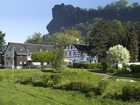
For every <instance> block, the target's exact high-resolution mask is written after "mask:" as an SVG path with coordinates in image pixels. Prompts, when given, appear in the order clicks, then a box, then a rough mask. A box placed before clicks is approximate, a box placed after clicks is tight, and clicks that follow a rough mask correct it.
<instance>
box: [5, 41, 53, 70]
mask: <svg viewBox="0 0 140 105" xmlns="http://www.w3.org/2000/svg"><path fill="white" fill-rule="evenodd" d="M52 49H53V46H52V45H41V44H22V43H11V42H10V43H8V45H7V48H6V50H5V53H4V62H5V65H4V67H5V68H17V69H18V68H22V67H23V66H28V65H30V64H31V63H32V60H31V54H32V53H33V52H39V51H41V52H42V51H46V52H47V51H49V50H52ZM36 65H39V64H37V63H36Z"/></svg>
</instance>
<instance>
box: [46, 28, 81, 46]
mask: <svg viewBox="0 0 140 105" xmlns="http://www.w3.org/2000/svg"><path fill="white" fill-rule="evenodd" d="M77 39H78V41H79V43H81V42H82V38H81V35H80V33H79V32H78V31H76V30H73V29H68V30H65V31H64V32H57V33H54V34H53V35H50V36H49V37H48V39H47V44H56V43H57V44H60V45H63V46H65V45H67V44H69V43H77Z"/></svg>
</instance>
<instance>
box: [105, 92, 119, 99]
mask: <svg viewBox="0 0 140 105" xmlns="http://www.w3.org/2000/svg"><path fill="white" fill-rule="evenodd" d="M103 98H110V99H119V98H120V96H119V95H118V93H117V92H115V91H111V92H108V93H107V94H106V95H105V96H104V97H103Z"/></svg>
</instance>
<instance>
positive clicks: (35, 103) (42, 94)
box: [0, 69, 140, 105]
mask: <svg viewBox="0 0 140 105" xmlns="http://www.w3.org/2000/svg"><path fill="white" fill-rule="evenodd" d="M52 74H58V75H60V76H61V77H62V82H61V84H66V83H69V82H72V81H73V82H75V81H83V82H86V83H90V84H93V85H97V84H98V82H99V81H100V80H102V79H108V81H109V85H108V87H107V89H106V91H105V93H104V94H106V93H107V92H109V91H118V92H120V91H121V89H122V86H124V85H126V84H128V83H129V82H125V81H123V82H122V81H120V82H115V81H114V80H113V79H112V78H113V77H111V76H108V75H99V74H95V73H93V72H89V71H87V70H80V69H65V70H64V71H62V72H61V73H51V72H41V71H40V70H37V69H36V70H0V105H140V102H123V101H121V100H112V99H103V98H102V96H94V97H92V98H89V97H86V96H85V94H83V93H81V92H78V91H66V90H60V89H52V88H43V87H33V86H32V85H21V84H19V83H16V82H15V81H17V80H18V79H21V78H23V77H26V76H33V75H34V76H36V75H52ZM118 78H119V77H118ZM135 84H137V85H139V84H140V83H139V82H136V83H135ZM104 94H103V95H104Z"/></svg>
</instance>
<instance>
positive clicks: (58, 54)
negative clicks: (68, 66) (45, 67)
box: [50, 48, 64, 70]
mask: <svg viewBox="0 0 140 105" xmlns="http://www.w3.org/2000/svg"><path fill="white" fill-rule="evenodd" d="M50 62H51V65H52V67H53V68H54V69H55V70H61V69H62V68H63V65H64V50H63V48H57V49H54V50H53V51H52V52H51V60H50Z"/></svg>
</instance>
